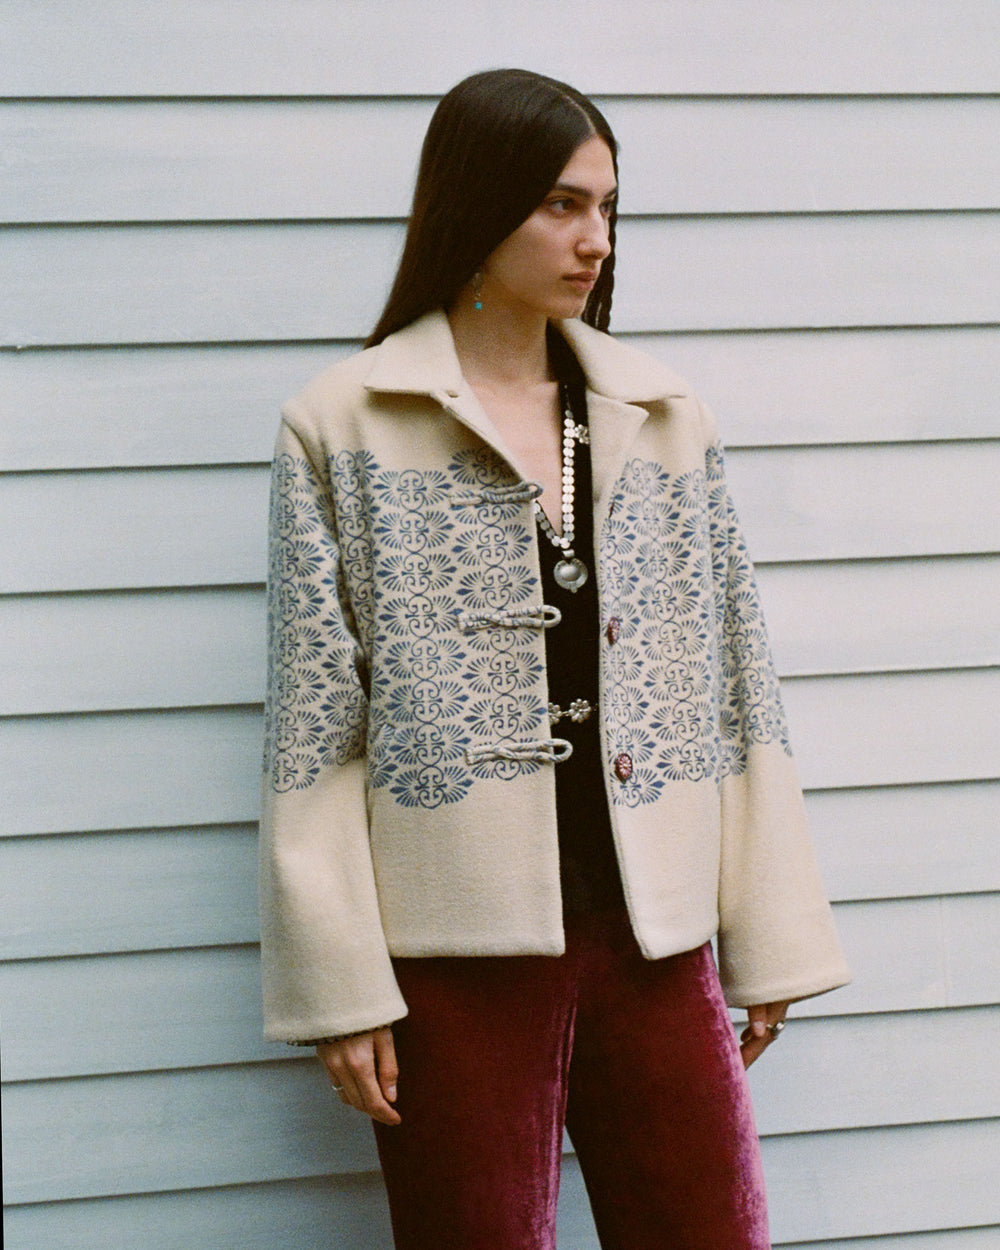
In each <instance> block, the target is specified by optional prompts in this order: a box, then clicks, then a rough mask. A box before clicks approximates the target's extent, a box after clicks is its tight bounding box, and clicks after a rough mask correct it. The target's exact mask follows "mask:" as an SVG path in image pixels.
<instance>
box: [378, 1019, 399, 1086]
mask: <svg viewBox="0 0 1000 1250" xmlns="http://www.w3.org/2000/svg"><path fill="white" fill-rule="evenodd" d="M375 1067H376V1069H377V1071H378V1083H379V1087H380V1088H381V1090H382V1096H383V1097H384V1098H385V1099H386V1101H387V1102H395V1101H396V1082H397V1081H398V1080H399V1065H398V1063H397V1062H396V1045H395V1042H394V1041H393V1036H392V1029H377V1030H376V1032H375Z"/></svg>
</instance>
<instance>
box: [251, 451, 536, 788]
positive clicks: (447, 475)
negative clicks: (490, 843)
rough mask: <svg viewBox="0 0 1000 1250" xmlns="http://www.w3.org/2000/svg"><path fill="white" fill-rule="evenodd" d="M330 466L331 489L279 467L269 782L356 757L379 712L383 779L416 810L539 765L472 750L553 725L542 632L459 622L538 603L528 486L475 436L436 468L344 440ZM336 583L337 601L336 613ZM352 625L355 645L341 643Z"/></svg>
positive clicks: (305, 777)
mask: <svg viewBox="0 0 1000 1250" xmlns="http://www.w3.org/2000/svg"><path fill="white" fill-rule="evenodd" d="M329 471H330V490H329V493H326V492H325V491H324V489H323V487H322V485H321V484H320V483H319V482H318V481H317V480H316V478H315V475H313V474H312V472H311V470H310V468H309V466H308V463H307V462H305V461H300V460H297V459H293V458H292V457H282V458H281V460H280V461H279V462H278V463H277V464H276V466H275V487H274V498H275V501H276V502H275V508H276V513H275V521H274V522H273V523H272V525H273V531H272V532H273V533H274V535H275V539H274V542H275V549H274V554H273V556H272V579H271V585H272V589H271V596H272V599H271V602H272V621H273V622H274V626H273V627H274V631H275V632H274V635H273V637H272V648H271V653H272V683H271V691H272V693H271V697H270V699H269V706H270V707H272V708H273V709H274V710H273V713H272V716H271V719H272V720H273V722H274V724H275V726H276V727H277V726H279V725H280V726H283V727H284V731H285V738H286V739H287V740H288V748H287V749H286V750H284V751H280V750H278V749H276V747H277V744H278V742H279V739H280V735H279V734H278V733H277V732H276V731H275V732H269V736H268V742H269V752H268V757H269V760H270V770H271V781H272V785H274V787H275V788H276V789H278V788H284V789H298V788H302V787H305V786H308V785H311V784H312V782H313V781H314V780H315V779H316V777H317V776H318V774H319V771H320V768H321V767H322V766H323V765H324V764H326V763H331V762H344V761H346V760H347V759H349V758H355V755H356V754H357V753H359V752H360V751H362V750H364V749H365V743H364V741H363V739H359V738H358V737H357V734H356V730H357V729H359V728H360V729H363V727H364V724H365V719H366V717H369V716H370V724H369V726H368V728H369V734H370V739H369V741H368V743H367V757H368V769H369V781H370V784H371V785H372V786H373V787H376V788H378V787H388V788H389V791H390V793H391V794H392V796H393V798H394V799H395V801H396V802H397V803H399V804H400V805H401V806H404V807H412V806H419V807H427V808H433V807H437V806H439V805H440V804H443V803H454V802H456V801H457V800H459V799H461V798H462V797H463V796H464V795H465V794H466V793H467V792H468V791H469V789H470V788H471V787H472V785H473V783H474V781H475V780H476V778H486V777H494V778H498V779H510V778H513V777H517V776H521V775H523V774H524V773H525V772H529V771H533V770H534V769H536V768H538V767H539V763H538V761H536V760H531V759H514V760H512V759H509V758H508V759H503V758H500V759H492V758H488V756H489V752H488V751H486V752H485V753H484V754H485V755H486V756H487V758H477V759H476V760H475V762H473V763H471V764H470V763H469V762H468V760H467V758H466V754H465V752H466V749H467V748H468V747H469V746H470V745H471V744H475V745H476V746H479V747H481V746H483V745H484V744H487V745H488V744H492V745H494V746H497V747H502V746H504V745H505V744H520V743H523V742H525V741H526V740H531V739H537V738H539V737H547V736H548V717H547V710H546V709H547V700H546V692H545V687H544V676H545V673H544V660H543V656H544V644H543V643H542V641H541V636H540V633H539V631H538V630H537V629H530V628H510V627H504V626H500V625H497V626H495V627H490V628H478V629H475V630H463V627H462V618H463V614H466V613H470V612H474V613H486V614H490V613H494V614H495V613H502V612H504V611H509V610H511V609H523V608H524V607H525V606H526V605H527V606H531V605H535V606H537V605H539V604H540V602H541V585H540V580H539V577H538V573H537V570H536V569H535V568H534V567H533V565H532V562H531V550H532V530H531V527H530V523H529V522H530V510H529V509H530V494H526V493H525V490H524V487H523V484H522V483H519V482H518V481H517V479H516V478H515V477H514V476H513V475H512V474H511V472H510V470H509V469H508V468H507V467H506V466H505V465H504V463H503V462H502V461H501V460H500V459H499V457H497V456H495V455H493V454H492V453H489V452H484V451H478V450H477V451H475V452H462V453H459V454H458V455H456V456H455V457H454V458H453V460H452V462H451V463H450V464H449V466H448V469H447V470H446V471H433V470H432V471H424V472H420V471H417V470H414V469H407V470H404V471H401V472H400V471H393V470H389V469H384V468H382V467H380V466H379V465H378V463H377V462H376V461H375V459H374V458H373V457H372V456H371V455H370V454H369V453H367V452H341V453H340V454H338V455H336V456H334V457H332V458H331V460H330V464H329ZM330 498H332V500H333V501H334V502H333V504H332V507H331V506H330V505H329V504H328V503H327V502H326V501H327V500H328V499H330ZM456 509H460V511H456ZM334 534H335V535H336V539H334V537H333V535H334ZM338 557H339V559H338ZM292 564H294V572H295V576H294V577H292V576H291V575H290V566H291V565H292ZM338 569H339V573H338ZM331 590H333V591H335V592H336V596H337V598H336V600H335V601H334V602H335V603H337V604H339V608H340V611H339V612H329V611H326V610H325V605H326V604H327V603H328V602H329V597H330V592H331ZM300 607H301V608H303V609H304V610H303V612H302V613H299V612H298V611H297V609H298V608H300ZM341 614H342V615H341ZM338 622H339V624H338ZM345 622H346V623H347V625H346V628H345ZM352 626H353V628H354V629H355V630H356V632H357V635H358V640H359V642H360V653H357V654H356V652H358V648H357V647H348V650H347V652H346V653H345V651H344V646H345V644H346V641H347V638H348V637H349V630H350V628H351V627H352ZM330 635H332V637H331V636H330ZM335 640H336V641H335ZM338 642H339V643H340V645H338ZM369 671H370V673H371V681H372V687H371V691H370V706H371V710H370V712H369V710H368V700H367V699H365V697H364V694H363V686H362V674H363V673H364V674H365V675H367V673H368V672H369ZM345 735H346V736H345ZM293 748H294V749H293Z"/></svg>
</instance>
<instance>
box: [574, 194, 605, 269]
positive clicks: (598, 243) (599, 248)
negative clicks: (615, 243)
mask: <svg viewBox="0 0 1000 1250" xmlns="http://www.w3.org/2000/svg"><path fill="white" fill-rule="evenodd" d="M610 229H611V225H610V222H609V221H608V219H607V217H606V216H605V215H604V213H603V212H602V210H601V208H600V207H599V206H595V207H594V208H593V209H592V210H591V211H590V212H589V213H587V215H586V217H585V218H584V228H583V230H582V231H581V234H580V239H579V242H578V243H577V251H578V252H579V254H580V255H581V256H588V257H592V258H593V259H594V260H603V259H604V258H605V256H607V255H609V254H610V252H611V243H610V242H609V240H608V232H609V230H610Z"/></svg>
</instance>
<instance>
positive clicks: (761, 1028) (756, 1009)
mask: <svg viewBox="0 0 1000 1250" xmlns="http://www.w3.org/2000/svg"><path fill="white" fill-rule="evenodd" d="M747 1019H748V1025H747V1032H748V1033H750V1035H751V1036H753V1037H756V1038H766V1037H767V1026H768V1023H769V1021H768V1018H767V1004H766V1003H758V1004H755V1005H754V1006H752V1007H748V1008H747Z"/></svg>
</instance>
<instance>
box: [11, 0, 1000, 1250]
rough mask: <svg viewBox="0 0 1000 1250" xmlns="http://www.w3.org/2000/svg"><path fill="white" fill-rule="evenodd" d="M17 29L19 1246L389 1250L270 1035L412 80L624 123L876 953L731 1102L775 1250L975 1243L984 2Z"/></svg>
mask: <svg viewBox="0 0 1000 1250" xmlns="http://www.w3.org/2000/svg"><path fill="white" fill-rule="evenodd" d="M8 8H9V9H10V11H9V12H4V14H3V15H2V17H0V42H2V46H3V49H4V54H3V56H2V58H0V152H2V154H3V155H2V157H0V163H2V175H3V176H2V177H0V288H2V290H3V293H4V294H3V299H2V300H0V532H3V533H4V534H5V535H8V536H10V537H9V538H8V539H7V540H5V541H4V542H3V543H2V544H0V637H2V638H3V640H4V644H3V648H2V650H0V776H2V777H3V779H4V780H3V801H2V804H0V810H2V813H3V814H2V818H0V857H2V862H0V951H2V961H0V1005H2V1013H3V1021H4V1048H3V1076H4V1081H5V1083H6V1084H5V1089H4V1134H3V1150H4V1180H5V1201H6V1202H7V1203H8V1207H7V1210H6V1212H5V1219H4V1226H5V1235H6V1245H7V1246H8V1247H11V1250H36V1248H37V1247H39V1246H45V1247H46V1248H47V1250H97V1248H98V1247H100V1248H101V1250H104V1247H106V1246H108V1245H121V1246H135V1245H142V1246H143V1247H145V1248H146V1250H175V1248H176V1250H217V1247H220V1246H228V1245H239V1246H240V1247H243V1248H245V1250H258V1248H259V1250H265V1248H266V1250H272V1248H273V1247H275V1246H280V1247H281V1248H282V1250H315V1247H316V1246H318V1245H336V1246H337V1247H338V1250H389V1247H390V1245H391V1236H390V1232H389V1227H388V1218H387V1214H386V1208H385V1199H384V1194H383V1191H382V1187H381V1182H380V1180H379V1178H378V1176H377V1173H376V1170H375V1169H376V1159H375V1154H374V1150H373V1146H372V1141H371V1137H370V1134H369V1131H368V1129H367V1127H366V1126H365V1124H364V1123H363V1122H362V1121H361V1120H360V1119H359V1118H357V1117H354V1116H352V1115H350V1114H348V1113H346V1112H345V1111H344V1110H343V1108H341V1107H340V1105H339V1104H337V1103H335V1102H332V1101H331V1099H330V1097H329V1094H328V1092H327V1090H326V1087H325V1082H324V1081H323V1080H322V1079H321V1077H320V1074H319V1072H318V1071H317V1070H316V1068H315V1067H314V1065H313V1063H312V1062H311V1061H310V1060H309V1059H308V1058H305V1057H303V1056H302V1055H301V1054H299V1053H298V1052H294V1051H291V1050H290V1049H289V1048H286V1047H282V1046H275V1045H270V1044H267V1043H264V1042H263V1040H262V1038H261V1032H260V1006H259V992H258V952H257V948H256V940H257V934H258V927H257V917H256V882H255V825H254V821H255V819H256V816H257V811H258V773H259V764H258V761H259V757H260V749H261V726H260V699H261V695H262V684H263V664H264V656H263V610H264V604H263V587H262V579H263V576H264V509H265V498H266V489H267V469H266V466H267V462H268V460H269V457H270V452H271V447H272V445H273V439H274V433H275V427H276V420H277V410H278V407H279V405H280V403H281V401H282V400H283V399H284V398H285V397H286V396H288V395H289V394H291V393H293V392H294V391H295V390H297V389H298V388H299V387H300V386H301V385H302V384H303V382H304V381H305V380H306V379H307V378H308V377H310V376H311V375H312V374H314V373H315V372H317V371H318V370H319V369H320V368H322V367H324V366H325V365H326V364H327V363H329V362H332V361H334V360H336V359H339V358H342V357H344V356H345V355H347V354H348V353H350V352H352V351H354V350H356V349H357V347H358V345H359V342H360V340H361V338H362V337H363V335H364V334H365V332H366V331H367V329H368V328H369V326H370V324H371V323H372V322H373V320H374V318H375V315H376V313H377V310H378V308H379V306H380V302H381V300H382V298H383V296H384V293H385V289H386V286H387V284H388V282H389V280H390V277H391V273H392V269H393V265H394V263H395V258H396V256H397V254H398V249H399V245H400V241H401V238H402V228H403V225H402V223H403V219H404V217H405V214H406V211H407V205H408V201H409V197H410V192H411V184H412V177H413V171H414V168H415V164H416V159H417V154H418V149H419V144H420V140H421V136H422V133H423V129H424V127H425V125H426V122H427V119H428V117H429V115H430V112H431V110H432V109H433V106H434V103H435V100H436V98H437V96H438V95H439V94H440V93H441V92H442V91H443V90H445V89H446V88H447V87H448V86H450V85H451V84H452V83H453V82H454V81H456V80H457V79H459V78H460V77H462V76H463V75H464V74H466V73H468V72H470V71H471V70H472V69H475V68H478V67H481V66H485V65H490V64H519V63H520V64H527V65H530V66H532V67H534V68H538V69H541V70H542V71H544V72H550V73H554V74H556V75H557V76H560V77H565V78H567V79H568V80H569V81H572V82H574V83H575V84H577V85H578V86H580V87H581V88H583V89H584V90H587V91H589V92H591V93H595V94H596V95H597V96H598V97H599V103H600V105H601V106H602V108H604V109H605V111H606V113H607V114H608V116H609V118H610V119H611V121H612V123H613V125H614V127H615V128H616V130H617V132H618V135H619V138H620V140H621V147H622V151H621V171H622V183H623V187H622V213H623V217H622V222H621V230H620V249H621V251H620V260H619V266H618V270H617V273H618V284H617V289H616V300H615V317H614V328H615V330H616V332H619V333H621V334H622V336H623V337H624V338H626V339H628V340H629V341H631V342H633V343H634V344H635V345H637V346H639V347H641V348H643V349H645V350H647V351H649V352H651V353H653V354H654V355H656V356H658V357H659V358H661V359H662V360H664V361H665V362H667V363H669V364H670V365H672V366H673V367H674V368H676V369H677V370H678V372H680V373H681V374H683V375H684V376H687V377H690V378H691V379H692V380H693V381H694V383H695V384H696V386H697V389H698V391H699V394H700V395H701V396H702V397H703V398H704V399H705V400H706V401H707V402H708V403H709V404H710V406H711V407H712V408H713V410H714V411H715V412H716V414H717V416H718V418H719V424H720V427H721V429H722V433H723V435H724V437H725V439H726V442H727V444H728V446H729V453H728V465H729V472H730V476H731V480H732V484H733V488H734V493H735V495H736V498H737V503H738V506H739V508H740V511H741V515H742V517H743V520H744V523H745V526H746V530H747V534H748V539H749V542H750V545H751V549H752V552H753V554H754V556H755V559H756V560H757V563H758V570H759V580H760V584H761V590H762V594H763V597H764V600H765V605H766V608H767V612H768V618H769V622H770V625H771V631H772V634H773V639H774V644H775V652H776V656H777V660H778V665H779V668H780V670H781V672H782V674H783V677H784V679H785V693H786V702H787V706H788V712H789V719H790V722H791V726H792V731H793V740H794V741H795V743H796V748H797V760H798V764H799V768H800V772H801V774H802V777H803V780H804V783H805V785H806V787H807V799H806V801H807V806H808V809H809V815H810V819H811V822H812V825H813V828H814V831H815V836H816V843H817V848H818V852H819V855H820V860H821V865H822V868H823V872H824V876H825V879H826V881H827V884H828V887H829V890H830V893H831V896H832V898H833V899H834V902H835V910H836V914H837V919H838V924H839V927H840V930H841V933H842V935H843V938H844V942H845V946H846V948H847V952H848V957H849V960H850V962H851V964H852V966H853V968H854V971H855V980H854V982H853V984H852V985H850V986H849V987H847V988H845V989H843V990H841V991H838V992H837V993H836V994H835V995H831V996H823V997H820V998H818V999H812V1000H808V1001H807V1002H804V1003H801V1004H799V1005H798V1006H797V1007H796V1009H795V1012H794V1023H793V1024H792V1025H791V1026H790V1027H789V1030H788V1031H787V1032H786V1033H785V1035H784V1039H783V1040H782V1043H781V1046H780V1047H778V1048H776V1049H774V1050H772V1051H771V1052H770V1053H769V1055H768V1057H767V1059H766V1061H765V1062H763V1063H761V1064H759V1065H757V1066H756V1067H755V1068H754V1069H753V1071H752V1073H751V1083H752V1086H753V1090H754V1096H755V1102H756V1105H757V1110H758V1119H759V1124H760V1128H761V1131H762V1133H763V1135H764V1143H763V1144H764V1155H765V1165H766V1168H767V1173H768V1181H769V1190H770V1200H771V1209H772V1225H773V1235H774V1242H775V1245H776V1246H782V1247H784V1250H806V1247H807V1246H808V1247H812V1248H813V1250H815V1248H816V1247H820V1246H821V1247H823V1250H994V1247H996V1246H998V1245H1000V1082H998V1072H1000V1069H998V1067H997V1064H996V1060H995V1056H996V1053H997V1042H998V1040H1000V1006H998V1004H1000V941H998V934H1000V859H998V857H997V855H996V829H997V824H998V818H1000V717H998V713H997V708H998V707H1000V509H998V507H997V503H996V496H997V482H998V481H1000V422H998V419H997V404H996V394H995V392H996V378H997V376H998V374H1000V336H998V334H997V325H998V323H1000V229H998V226H1000V124H998V123H1000V101H998V98H997V94H996V92H997V84H998V82H1000V6H997V5H995V4H992V3H990V2H989V0H953V2H952V3H949V4H948V5H942V4H941V3H940V0H841V2H840V3H838V4H836V5H832V4H829V3H828V2H827V0H795V2H794V3H790V2H789V0H759V2H758V3H756V4H754V5H751V6H748V5H746V4H745V3H743V2H742V0H700V2H697V3H696V2H695V0H662V2H656V0H625V3H623V4H619V5H617V6H609V5H608V4H607V3H606V0H600V2H598V0H578V2H577V3H576V4H575V5H574V7H573V39H572V40H570V41H567V40H566V39H565V38H564V37H563V34H564V30H565V26H564V21H565V7H564V6H561V5H556V4H552V3H550V2H549V0H510V2H509V3H508V4H507V6H506V7H505V9H504V20H503V22H497V21H495V20H493V12H492V9H487V7H486V6H485V5H484V4H483V3H481V0H442V2H441V3H438V4H435V5H433V6H430V7H428V6H427V5H425V4H419V3H416V0H387V2H386V3H384V4H377V5H373V4H370V3H362V0H338V3H337V4H336V5H331V4H329V3H328V2H327V0H290V2H289V3H287V4H283V5H278V6H275V5H274V4H273V2H272V0H209V2H206V3H193V2H192V0H163V2H162V3H160V4H158V5H157V6H156V15H155V20H156V38H155V39H151V38H150V15H149V13H147V12H146V11H145V10H144V8H143V6H137V5H135V3H134V0H100V2H99V3H96V4H92V5H89V6H86V7H85V8H79V7H77V6H72V5H66V4H64V3H62V2H61V0H37V2H36V3H33V4H31V5H18V6H8ZM568 1147H569V1144H568V1143H567V1149H568ZM559 1235H560V1242H559V1244H560V1246H561V1247H564V1248H565V1250H596V1245H597V1242H596V1236H595V1233H594V1230H593V1224H592V1221H591V1219H590V1215H589V1211H588V1207H587V1202H586V1196H585V1193H584V1189H583V1183H582V1178H581V1177H580V1174H579V1169H578V1167H577V1165H576V1162H575V1159H574V1158H573V1156H572V1154H571V1153H568V1154H567V1155H566V1158H565V1161H564V1183H563V1191H562V1195H561V1200H560V1214H559Z"/></svg>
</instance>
